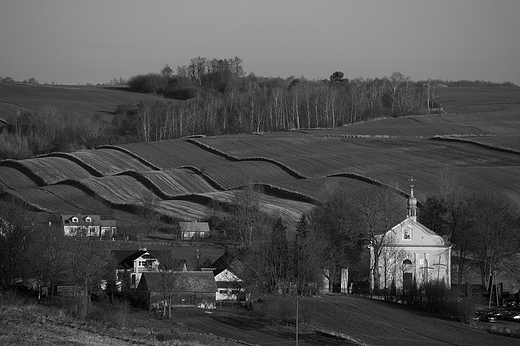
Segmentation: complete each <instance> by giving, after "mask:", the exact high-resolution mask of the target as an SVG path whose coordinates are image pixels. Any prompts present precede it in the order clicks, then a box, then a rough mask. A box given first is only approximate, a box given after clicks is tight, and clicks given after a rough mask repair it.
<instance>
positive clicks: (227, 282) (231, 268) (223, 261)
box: [202, 251, 246, 302]
mask: <svg viewBox="0 0 520 346" xmlns="http://www.w3.org/2000/svg"><path fill="white" fill-rule="evenodd" d="M202 270H206V271H212V272H213V275H214V276H215V282H216V284H217V290H218V291H217V295H216V300H217V302H240V301H245V300H246V290H245V283H244V281H243V280H242V279H241V278H240V277H238V275H237V273H236V272H237V271H238V272H240V271H241V270H243V263H242V262H241V261H240V259H239V258H238V257H237V256H234V255H232V254H230V253H229V252H227V251H226V252H225V253H224V254H223V255H222V256H220V257H219V258H218V259H217V260H216V261H215V262H213V264H212V265H211V266H210V267H209V268H203V269H202Z"/></svg>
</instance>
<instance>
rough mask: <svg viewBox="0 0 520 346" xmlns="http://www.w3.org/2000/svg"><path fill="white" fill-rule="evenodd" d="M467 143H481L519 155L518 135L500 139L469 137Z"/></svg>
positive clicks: (519, 138) (519, 141)
mask: <svg viewBox="0 0 520 346" xmlns="http://www.w3.org/2000/svg"><path fill="white" fill-rule="evenodd" d="M466 140H467V141H471V142H476V143H482V144H485V145H489V146H491V147H495V148H505V149H510V150H514V151H517V152H518V153H519V154H520V135H516V136H500V137H469V138H466Z"/></svg>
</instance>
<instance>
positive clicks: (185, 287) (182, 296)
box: [137, 271, 217, 309]
mask: <svg viewBox="0 0 520 346" xmlns="http://www.w3.org/2000/svg"><path fill="white" fill-rule="evenodd" d="M137 291H138V292H139V293H141V294H142V299H143V300H144V301H145V303H146V305H147V306H148V307H149V308H151V307H152V306H154V305H156V304H159V305H162V304H164V303H165V301H166V302H167V301H168V300H170V299H168V298H171V300H170V301H171V304H172V306H176V307H198V308H204V309H214V308H215V300H216V293H217V285H216V283H215V279H214V277H213V273H212V272H210V271H185V272H176V271H171V272H155V273H153V272H147V273H144V274H143V275H142V277H141V280H140V282H139V285H138V286H137Z"/></svg>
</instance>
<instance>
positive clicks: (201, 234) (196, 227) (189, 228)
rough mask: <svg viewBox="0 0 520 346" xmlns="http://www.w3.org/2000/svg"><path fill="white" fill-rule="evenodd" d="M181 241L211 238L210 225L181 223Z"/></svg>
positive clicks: (192, 222)
mask: <svg viewBox="0 0 520 346" xmlns="http://www.w3.org/2000/svg"><path fill="white" fill-rule="evenodd" d="M179 227H180V229H181V240H200V239H202V238H206V237H208V236H209V224H208V223H207V222H198V221H190V222H179Z"/></svg>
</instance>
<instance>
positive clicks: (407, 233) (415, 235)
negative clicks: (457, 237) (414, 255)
mask: <svg viewBox="0 0 520 346" xmlns="http://www.w3.org/2000/svg"><path fill="white" fill-rule="evenodd" d="M389 232H393V233H394V234H395V235H396V236H395V240H396V241H395V243H396V244H395V245H394V246H411V247H414V246H428V247H430V246H440V247H451V246H452V244H451V243H450V242H449V241H447V240H445V239H444V238H443V237H442V236H440V235H438V234H437V233H435V232H434V231H432V230H431V229H429V228H428V227H426V226H425V225H423V224H422V223H420V222H417V221H414V220H413V218H411V217H408V218H406V219H405V220H403V221H401V222H400V223H398V224H397V225H395V226H394V227H392V229H391V230H390V231H388V232H387V233H386V234H388V233H389Z"/></svg>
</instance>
